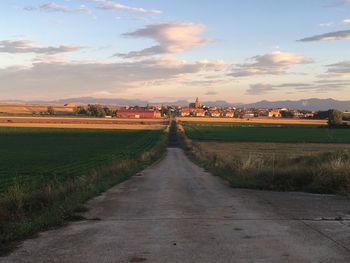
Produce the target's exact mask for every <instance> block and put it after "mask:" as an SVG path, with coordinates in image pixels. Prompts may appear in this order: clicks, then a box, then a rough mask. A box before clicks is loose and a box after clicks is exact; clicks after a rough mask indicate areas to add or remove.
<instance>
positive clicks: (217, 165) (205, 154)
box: [179, 127, 350, 195]
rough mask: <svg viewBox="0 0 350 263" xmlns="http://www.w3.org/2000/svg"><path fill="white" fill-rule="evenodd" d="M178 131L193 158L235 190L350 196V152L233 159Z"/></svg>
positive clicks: (238, 157)
mask: <svg viewBox="0 0 350 263" xmlns="http://www.w3.org/2000/svg"><path fill="white" fill-rule="evenodd" d="M179 130H180V132H179V134H180V138H181V141H182V146H183V148H184V149H185V150H186V151H187V152H188V153H189V154H190V156H192V157H193V158H194V159H195V160H197V161H198V162H199V163H200V164H201V165H202V166H204V167H205V168H206V169H208V170H209V171H211V172H212V173H213V174H215V175H219V176H222V177H224V178H225V179H227V180H228V181H229V182H230V183H231V185H232V186H233V187H241V188H253V189H265V190H277V191H306V192H314V193H325V194H340V195H350V151H349V150H342V151H336V152H326V153H319V154H313V155H306V156H293V155H292V154H291V155H289V156H288V155H282V156H278V155H275V154H272V155H264V154H263V153H261V154H249V155H248V156H244V155H242V156H237V155H235V157H232V158H230V157H228V156H223V155H218V154H217V153H215V152H211V151H210V149H204V148H203V147H202V146H201V145H200V143H197V142H196V141H192V140H190V139H188V138H187V137H186V135H185V134H184V132H183V128H182V127H180V129H179Z"/></svg>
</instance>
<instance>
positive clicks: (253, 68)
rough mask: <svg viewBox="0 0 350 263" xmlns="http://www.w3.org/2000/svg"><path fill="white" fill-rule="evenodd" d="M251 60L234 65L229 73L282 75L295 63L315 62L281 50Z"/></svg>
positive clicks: (233, 74) (236, 74)
mask: <svg viewBox="0 0 350 263" xmlns="http://www.w3.org/2000/svg"><path fill="white" fill-rule="evenodd" d="M251 60H252V62H250V63H244V64H236V65H233V67H232V72H231V73H229V75H230V76H233V77H247V76H254V75H280V74H285V73H286V72H287V70H289V69H290V68H291V67H292V66H294V65H297V64H306V63H312V62H313V61H312V60H311V59H307V58H305V57H303V56H299V55H296V54H293V53H287V52H281V51H276V52H272V53H268V54H265V55H259V56H255V57H252V58H251Z"/></svg>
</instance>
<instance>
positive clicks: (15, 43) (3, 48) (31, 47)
mask: <svg viewBox="0 0 350 263" xmlns="http://www.w3.org/2000/svg"><path fill="white" fill-rule="evenodd" d="M80 49H81V47H79V46H74V45H60V46H58V47H52V46H46V47H43V46H40V45H38V44H36V43H35V42H33V41H31V40H26V39H23V40H2V41H0V53H11V54H15V53H37V54H47V55H52V54H58V53H66V52H73V51H78V50H80Z"/></svg>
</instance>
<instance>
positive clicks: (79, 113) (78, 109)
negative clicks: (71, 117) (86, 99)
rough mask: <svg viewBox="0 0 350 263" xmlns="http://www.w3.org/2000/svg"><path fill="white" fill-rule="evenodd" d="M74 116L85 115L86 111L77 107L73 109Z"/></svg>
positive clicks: (81, 107)
mask: <svg viewBox="0 0 350 263" xmlns="http://www.w3.org/2000/svg"><path fill="white" fill-rule="evenodd" d="M74 113H75V114H76V115H87V111H86V109H85V108H84V107H83V106H78V107H76V108H75V109H74Z"/></svg>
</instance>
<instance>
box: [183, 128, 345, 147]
mask: <svg viewBox="0 0 350 263" xmlns="http://www.w3.org/2000/svg"><path fill="white" fill-rule="evenodd" d="M183 127H184V129H185V132H186V135H187V136H188V137H189V138H190V139H194V140H202V141H227V142H278V143H346V144H347V143H350V130H349V129H329V128H327V127H324V126H317V125H307V126H302V125H238V124H233V125H227V124H225V125H214V124H211V125H201V124H189V123H185V124H184V125H183Z"/></svg>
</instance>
